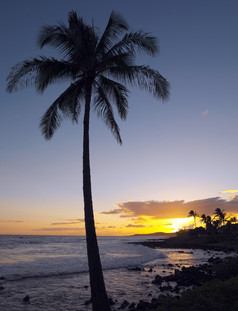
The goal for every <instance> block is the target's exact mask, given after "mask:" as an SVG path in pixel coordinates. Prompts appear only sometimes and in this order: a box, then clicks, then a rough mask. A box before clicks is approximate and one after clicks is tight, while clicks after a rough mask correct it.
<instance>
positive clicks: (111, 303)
mask: <svg viewBox="0 0 238 311" xmlns="http://www.w3.org/2000/svg"><path fill="white" fill-rule="evenodd" d="M108 302H109V304H110V305H111V306H113V305H114V304H115V301H113V300H112V298H111V297H109V298H108Z"/></svg>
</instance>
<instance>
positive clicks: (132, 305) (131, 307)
mask: <svg viewBox="0 0 238 311" xmlns="http://www.w3.org/2000/svg"><path fill="white" fill-rule="evenodd" d="M135 307H136V304H135V303H134V302H132V303H131V304H130V305H129V307H128V310H131V309H135Z"/></svg>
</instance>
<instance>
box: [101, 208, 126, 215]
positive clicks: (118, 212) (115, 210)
mask: <svg viewBox="0 0 238 311" xmlns="http://www.w3.org/2000/svg"><path fill="white" fill-rule="evenodd" d="M120 213H121V209H120V208H118V209H112V210H110V211H107V212H101V214H103V215H112V214H120Z"/></svg>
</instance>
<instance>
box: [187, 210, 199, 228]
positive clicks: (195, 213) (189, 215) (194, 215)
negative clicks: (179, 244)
mask: <svg viewBox="0 0 238 311" xmlns="http://www.w3.org/2000/svg"><path fill="white" fill-rule="evenodd" d="M188 217H193V219H194V228H196V217H198V214H197V212H196V211H193V210H191V211H190V212H189V213H188Z"/></svg>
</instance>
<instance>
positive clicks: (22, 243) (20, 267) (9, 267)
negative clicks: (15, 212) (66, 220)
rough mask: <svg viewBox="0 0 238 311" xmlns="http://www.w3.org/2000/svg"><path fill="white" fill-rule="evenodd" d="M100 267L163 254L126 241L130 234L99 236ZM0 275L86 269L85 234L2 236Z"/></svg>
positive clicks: (135, 262)
mask: <svg viewBox="0 0 238 311" xmlns="http://www.w3.org/2000/svg"><path fill="white" fill-rule="evenodd" d="M98 241H99V249H100V256H101V261H102V266H103V269H117V268H122V267H126V266H133V265H139V264H142V263H145V262H149V261H151V260H153V259H156V258H162V257H163V253H161V252H158V251H157V250H154V249H151V248H147V247H144V246H141V245H134V244H128V242H133V241H136V239H135V238H133V237H130V238H129V237H128V238H126V237H99V238H98ZM8 245H9V246H10V247H7V246H8ZM0 253H1V259H0V277H1V276H2V277H5V278H7V279H21V278H25V277H37V276H38V277H39V276H42V277H43V276H51V275H59V274H60V275H62V274H72V273H82V272H86V271H88V263H87V253H86V243H85V237H46V236H44V237H39V236H38V237H36V236H32V237H31V236H28V237H22V238H19V237H10V238H9V239H8V238H7V237H5V238H4V239H2V238H1V241H0Z"/></svg>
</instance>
